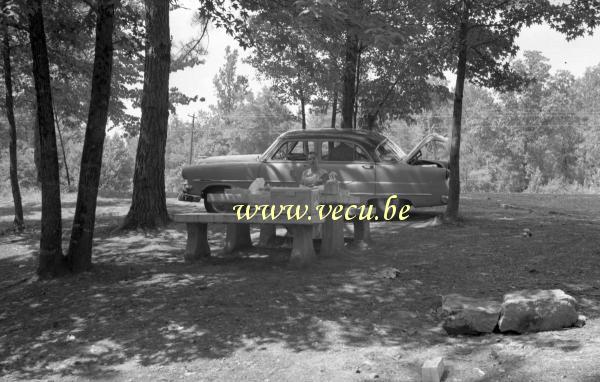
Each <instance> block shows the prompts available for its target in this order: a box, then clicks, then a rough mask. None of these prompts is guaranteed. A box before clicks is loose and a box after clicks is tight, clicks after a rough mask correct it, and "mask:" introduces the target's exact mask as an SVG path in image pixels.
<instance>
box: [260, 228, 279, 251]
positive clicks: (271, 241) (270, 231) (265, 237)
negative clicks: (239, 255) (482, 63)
mask: <svg viewBox="0 0 600 382" xmlns="http://www.w3.org/2000/svg"><path fill="white" fill-rule="evenodd" d="M276 229H277V227H276V226H275V224H261V225H260V237H259V239H258V245H259V246H261V247H272V246H274V245H275V237H276V236H275V232H276Z"/></svg>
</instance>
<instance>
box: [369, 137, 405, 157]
mask: <svg viewBox="0 0 600 382" xmlns="http://www.w3.org/2000/svg"><path fill="white" fill-rule="evenodd" d="M375 151H376V152H377V155H378V156H379V159H380V160H381V161H383V162H395V161H401V160H402V159H403V158H404V157H405V156H406V153H405V152H404V151H402V149H401V148H400V147H399V146H398V145H397V144H395V143H394V142H393V141H391V140H389V139H388V138H386V139H384V140H383V141H382V142H381V143H380V144H379V145H378V146H377V148H376V149H375Z"/></svg>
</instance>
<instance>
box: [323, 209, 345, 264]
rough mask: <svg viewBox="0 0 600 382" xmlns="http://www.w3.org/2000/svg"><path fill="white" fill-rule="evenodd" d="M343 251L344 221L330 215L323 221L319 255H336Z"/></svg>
mask: <svg viewBox="0 0 600 382" xmlns="http://www.w3.org/2000/svg"><path fill="white" fill-rule="evenodd" d="M343 252H344V221H343V220H342V219H340V220H333V219H331V218H330V217H329V218H327V220H325V223H323V238H322V240H321V252H320V253H319V254H320V255H321V256H336V255H340V254H342V253H343Z"/></svg>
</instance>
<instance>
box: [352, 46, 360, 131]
mask: <svg viewBox="0 0 600 382" xmlns="http://www.w3.org/2000/svg"><path fill="white" fill-rule="evenodd" d="M359 87H360V48H358V51H357V53H356V85H355V86H354V112H353V116H352V120H353V126H354V128H355V129H358V124H357V123H356V118H357V116H358V90H359Z"/></svg>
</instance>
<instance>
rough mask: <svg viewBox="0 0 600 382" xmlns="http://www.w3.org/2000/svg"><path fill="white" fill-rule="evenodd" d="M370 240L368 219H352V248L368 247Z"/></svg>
mask: <svg viewBox="0 0 600 382" xmlns="http://www.w3.org/2000/svg"><path fill="white" fill-rule="evenodd" d="M370 242H371V225H370V223H369V221H368V220H355V221H354V241H353V242H352V248H356V249H368V248H369V243H370Z"/></svg>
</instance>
